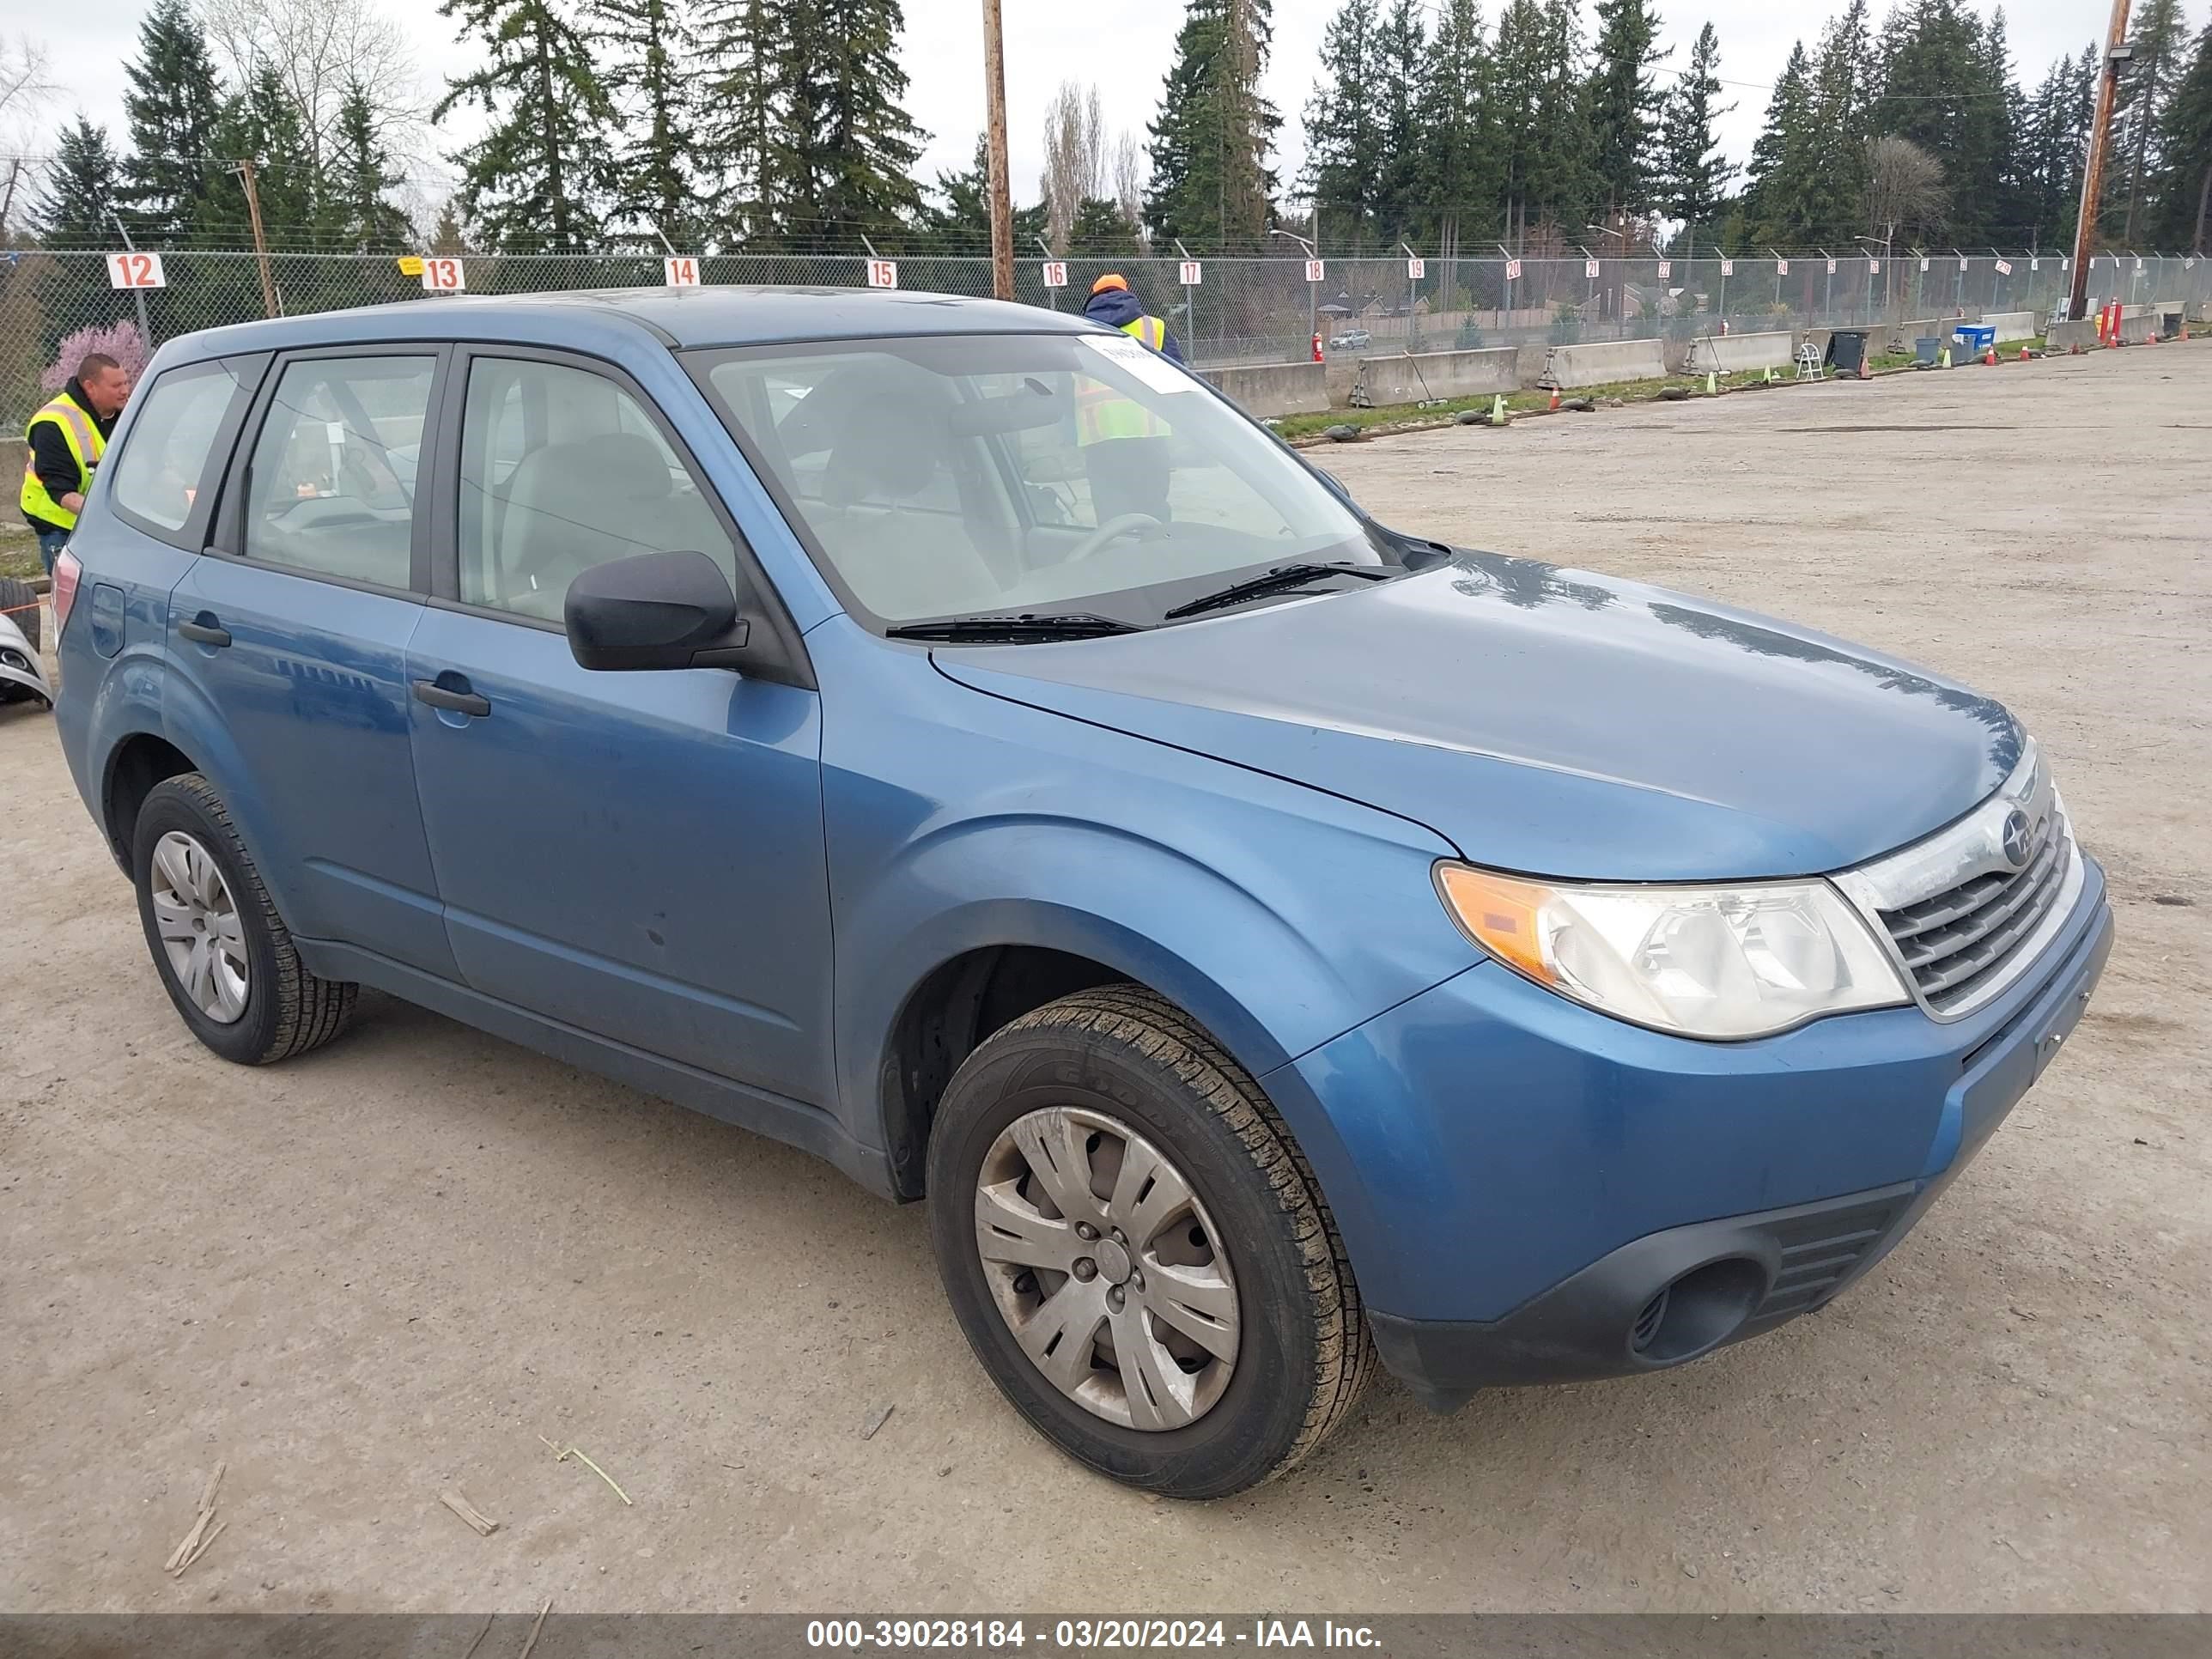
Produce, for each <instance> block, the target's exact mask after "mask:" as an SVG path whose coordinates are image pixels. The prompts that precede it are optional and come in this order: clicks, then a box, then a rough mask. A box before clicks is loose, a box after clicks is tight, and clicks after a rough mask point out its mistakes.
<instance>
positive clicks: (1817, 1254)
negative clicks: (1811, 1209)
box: [1751, 1193, 1912, 1319]
mask: <svg viewBox="0 0 2212 1659" xmlns="http://www.w3.org/2000/svg"><path fill="white" fill-rule="evenodd" d="M1911 1196H1912V1195H1911V1194H1910V1193H1900V1194H1897V1195H1896V1196H1895V1197H1892V1198H1885V1199H1878V1200H1875V1201H1874V1202H1872V1203H1869V1204H1859V1205H1854V1206H1852V1207H1850V1209H1846V1210H1824V1211H1822V1212H1820V1213H1819V1214H1817V1215H1808V1216H1801V1217H1799V1218H1797V1219H1796V1220H1794V1221H1784V1222H1779V1223H1777V1224H1776V1225H1775V1226H1774V1227H1773V1229H1772V1236H1773V1238H1774V1241H1775V1243H1778V1244H1779V1245H1780V1246H1781V1247H1782V1270H1781V1272H1779V1273H1777V1274H1776V1275H1775V1276H1774V1282H1773V1283H1772V1284H1771V1285H1768V1286H1767V1287H1766V1295H1765V1297H1763V1298H1762V1299H1761V1300H1760V1302H1759V1305H1758V1307H1756V1308H1754V1309H1753V1310H1752V1313H1751V1317H1752V1318H1753V1319H1774V1318H1780V1317H1782V1316H1784V1315H1787V1314H1794V1313H1802V1312H1804V1311H1805V1310H1806V1309H1808V1308H1810V1307H1812V1306H1814V1305H1815V1304H1818V1303H1820V1302H1824V1301H1826V1299H1827V1298H1828V1297H1830V1296H1832V1295H1833V1294H1834V1293H1835V1291H1836V1287H1837V1286H1838V1285H1841V1284H1842V1283H1843V1282H1844V1279H1848V1278H1850V1275H1851V1273H1852V1272H1853V1271H1854V1270H1855V1269H1857V1267H1858V1265H1859V1263H1860V1262H1862V1261H1864V1260H1865V1259H1866V1255H1867V1252H1868V1251H1869V1250H1871V1249H1874V1247H1875V1245H1876V1244H1878V1243H1881V1239H1882V1236H1883V1235H1884V1234H1886V1233H1887V1231H1889V1228H1890V1225H1891V1224H1892V1223H1893V1222H1894V1221H1895V1220H1896V1219H1897V1218H1898V1216H1899V1213H1900V1212H1902V1211H1903V1210H1904V1208H1905V1205H1906V1204H1908V1203H1910V1202H1911Z"/></svg>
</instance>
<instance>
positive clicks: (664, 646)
mask: <svg viewBox="0 0 2212 1659" xmlns="http://www.w3.org/2000/svg"><path fill="white" fill-rule="evenodd" d="M561 609H562V622H563V623H564V625H565V626H566V627H567V629H568V650H569V653H570V654H571V655H573V656H574V658H575V659H576V661H577V663H578V665H580V666H582V667H585V668H596V669H605V670H613V671H618V670H624V669H642V668H736V667H738V666H740V665H741V659H742V657H743V653H744V647H745V641H746V638H747V636H748V635H750V632H751V629H750V626H749V625H748V624H747V623H744V621H743V620H741V619H740V618H739V617H738V601H737V596H736V595H735V594H733V593H732V592H730V584H729V580H728V579H727V578H726V577H725V576H724V575H723V574H722V568H721V567H720V565H718V564H716V563H715V562H714V561H713V560H712V559H710V558H708V556H706V555H705V554H704V553H641V554H639V555H638V556H636V557H635V558H630V559H617V560H615V561H613V562H611V563H609V564H600V565H593V566H592V568H590V569H589V570H586V572H585V573H584V574H582V575H580V576H579V577H577V578H576V580H574V581H573V582H571V583H569V585H568V598H567V599H566V600H564V601H563V602H562V607H561Z"/></svg>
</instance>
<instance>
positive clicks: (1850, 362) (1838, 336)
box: [1828, 328, 1867, 374]
mask: <svg viewBox="0 0 2212 1659" xmlns="http://www.w3.org/2000/svg"><path fill="white" fill-rule="evenodd" d="M1866 343H1867V337H1866V331H1865V330H1864V329H1859V328H1839V329H1838V330H1837V331H1835V332H1834V333H1832V334H1831V335H1829V336H1828V367H1829V368H1832V369H1834V370H1835V371H1836V373H1837V374H1857V373H1858V372H1859V365H1860V364H1861V363H1863V362H1865V361H1866Z"/></svg>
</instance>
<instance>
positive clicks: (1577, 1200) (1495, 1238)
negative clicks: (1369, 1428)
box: [1269, 864, 2112, 1409]
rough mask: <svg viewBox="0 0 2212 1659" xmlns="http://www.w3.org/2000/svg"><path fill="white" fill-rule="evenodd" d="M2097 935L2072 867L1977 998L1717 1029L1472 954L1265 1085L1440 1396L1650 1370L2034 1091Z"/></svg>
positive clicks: (1825, 1267)
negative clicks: (2064, 903) (2065, 915)
mask: <svg viewBox="0 0 2212 1659" xmlns="http://www.w3.org/2000/svg"><path fill="white" fill-rule="evenodd" d="M2111 950H2112V912H2111V910H2110V908H2108V907H2107V905H2106V902H2105V896H2104V883H2103V872H2101V871H2100V870H2099V869H2097V868H2096V866H2094V865H2093V864H2091V865H2090V866H2089V879H2088V881H2087V884H2086V886H2085V889H2084V891H2083V893H2082V896H2081V899H2080V900H2079V901H2078V902H2077V905H2076V908H2075V914H2074V915H2073V916H2072V917H2071V918H2069V923H2068V926H2067V927H2066V929H2065V930H2064V932H2063V933H2062V935H2061V936H2060V938H2059V939H2058V940H2057V941H2056V942H2055V943H2054V945H2053V946H2052V947H2051V950H2050V952H2049V956H2050V962H2049V963H2048V965H2047V966H2046V967H2045V969H2044V971H2042V972H2041V973H2039V974H2036V975H2033V976H2031V978H2030V980H2029V981H2027V983H2026V984H2024V985H2023V986H2022V987H2020V989H2019V991H2018V992H2017V993H2016V994H2015V995H2013V996H2010V997H2008V998H2007V999H2005V1000H2003V1002H2002V1004H2001V1005H2000V1006H1996V1007H1993V1008H1991V1009H1990V1010H1989V1011H1987V1012H1986V1014H1984V1016H1982V1017H1979V1018H1975V1019H1972V1020H1965V1021H1960V1022H1959V1023H1957V1024H1951V1025H1943V1024H1937V1023H1936V1022H1934V1021H1931V1020H1929V1019H1928V1018H1926V1017H1925V1016H1924V1015H1923V1014H1921V1013H1920V1012H1919V1011H1918V1010H1917V1009H1899V1010H1890V1011H1885V1012H1877V1013H1872V1014H1863V1015H1850V1016H1844V1017H1842V1018H1837V1019H1833V1020H1827V1021H1820V1022H1816V1023H1815V1024H1813V1025H1811V1026H1808V1027H1805V1028H1802V1030H1799V1031H1796V1032H1793V1033H1790V1034H1787V1035H1785V1036H1781V1037H1778V1038H1773V1039H1768V1040H1765V1041H1761V1042H1751V1043H1738V1044H1715V1043H1695V1042H1685V1041H1683V1040H1681V1039H1679V1038H1673V1037H1668V1036H1662V1035H1660V1034H1656V1033H1652V1032H1647V1031H1642V1030H1637V1029H1635V1028H1632V1027H1627V1026H1625V1025H1622V1024H1620V1022H1617V1021H1613V1020H1607V1019H1606V1018H1603V1017H1602V1016H1600V1015H1596V1014H1593V1013H1591V1012H1589V1011H1588V1010H1585V1009H1582V1008H1579V1007H1576V1006H1573V1005H1571V1004H1568V1003H1566V1002H1565V1000H1563V999H1560V998H1558V997H1554V996H1552V995H1551V994H1549V993H1547V992H1544V991H1541V990H1540V989H1538V988H1537V987H1534V986H1531V985H1528V983H1527V982H1526V981H1522V980H1520V979H1518V978H1517V977H1516V976H1514V975H1509V974H1506V973H1505V972H1504V970H1503V969H1494V968H1492V969H1476V970H1473V971H1472V972H1470V973H1469V974H1467V975H1461V976H1460V978H1459V979H1458V980H1455V981H1450V982H1449V983H1448V984H1447V985H1445V986H1440V987H1437V989H1436V990H1435V991H1432V992H1431V993H1429V994H1428V995H1427V996H1426V997H1425V998H1417V999H1415V1000H1414V1001H1413V1003H1410V1004H1407V1005H1405V1006H1403V1007H1401V1008H1400V1009H1397V1010H1393V1011H1392V1012H1391V1013H1389V1014H1386V1015H1384V1016H1383V1017H1382V1018H1380V1019H1379V1020H1377V1021H1374V1022H1370V1025H1369V1026H1366V1027H1363V1028H1361V1029H1360V1030H1358V1031H1356V1032H1352V1033H1348V1034H1347V1035H1346V1037H1344V1038H1340V1039H1338V1041H1337V1042H1335V1043H1333V1044H1330V1045H1328V1046H1327V1047H1326V1048H1323V1049H1322V1050H1319V1051H1317V1052H1316V1054H1311V1055H1309V1056H1306V1057H1305V1058H1304V1060H1300V1061H1298V1062H1297V1063H1296V1064H1295V1065H1293V1066H1287V1067H1284V1068H1281V1071H1280V1072H1279V1073H1276V1074H1272V1075H1271V1078H1270V1079H1269V1082H1270V1087H1271V1088H1273V1087H1277V1086H1282V1087H1284V1088H1285V1089H1286V1090H1287V1091H1291V1092H1292V1093H1296V1092H1297V1090H1298V1089H1299V1088H1300V1087H1301V1086H1303V1087H1304V1088H1306V1089H1310V1091H1312V1092H1311V1101H1312V1103H1314V1104H1316V1105H1318V1106H1320V1107H1321V1108H1322V1110H1323V1111H1324V1112H1325V1113H1326V1115H1327V1117H1328V1121H1329V1126H1330V1128H1331V1130H1332V1131H1334V1133H1332V1134H1330V1135H1329V1136H1328V1137H1326V1138H1325V1139H1324V1145H1325V1146H1327V1147H1328V1155H1329V1160H1330V1161H1331V1162H1334V1161H1336V1159H1337V1158H1342V1159H1343V1160H1344V1162H1345V1165H1346V1167H1344V1168H1343V1169H1342V1170H1341V1172H1340V1174H1339V1172H1337V1171H1332V1170H1329V1169H1327V1168H1322V1169H1321V1170H1320V1171H1319V1172H1320V1174H1321V1176H1322V1186H1323V1188H1324V1190H1325V1191H1327V1192H1328V1194H1330V1198H1331V1202H1332V1204H1333V1205H1334V1206H1335V1208H1336V1209H1337V1211H1338V1212H1339V1218H1340V1225H1343V1226H1344V1229H1345V1232H1346V1243H1347V1244H1348V1245H1349V1246H1350V1247H1351V1249H1352V1263H1353V1267H1354V1270H1355V1271H1356V1272H1357V1273H1358V1274H1359V1276H1360V1282H1361V1285H1362V1288H1363V1291H1364V1292H1365V1294H1366V1297H1367V1300H1368V1303H1369V1307H1370V1323H1371V1325H1372V1327H1373V1329H1374V1332H1375V1338H1376V1345H1377V1346H1378V1348H1379V1350H1380V1352H1381V1355H1382V1358H1383V1363H1384V1364H1386V1365H1388V1366H1389V1368H1390V1370H1392V1371H1393V1372H1395V1374H1396V1375H1397V1376H1400V1377H1401V1379H1403V1380H1404V1381H1405V1382H1406V1383H1407V1384H1408V1385H1409V1386H1411V1387H1412V1388H1413V1391H1414V1392H1415V1393H1416V1395H1419V1397H1420V1398H1422V1399H1423V1400H1424V1401H1426V1402H1427V1403H1429V1404H1430V1405H1431V1406H1433V1407H1437V1409H1449V1408H1450V1407H1454V1406H1455V1405H1457V1404H1459V1403H1460V1402H1461V1401H1463V1400H1465V1399H1466V1398H1467V1396H1468V1395H1470V1394H1472V1393H1473V1392H1474V1391H1475V1390H1476V1389H1482V1388H1488V1387H1496V1386H1502V1385H1511V1384H1518V1383H1551V1382H1566V1381H1576V1380H1583V1379H1588V1378H1593V1377H1602V1376H1628V1375H1634V1374H1636V1373H1638V1372H1640V1371H1646V1370H1663V1369H1665V1368H1667V1367H1668V1366H1670V1365H1674V1364H1681V1363H1683V1362H1684V1361H1686V1360H1688V1359H1692V1358H1696V1357H1698V1355H1699V1354H1701V1353H1705V1352H1711V1350H1712V1349H1714V1348H1716V1347H1719V1346H1723V1345H1724V1344H1726V1343H1729V1342H1734V1341H1737V1340H1741V1339H1742V1338H1744V1337H1747V1336H1753V1335H1756V1334H1759V1333H1760V1332H1762V1331H1765V1330H1771V1329H1772V1328H1774V1327H1775V1326H1777V1325H1778V1324H1780V1323H1782V1322H1784V1321H1785V1320H1788V1319H1790V1318H1792V1317H1795V1316H1796V1315H1798V1314H1801V1313H1804V1312H1807V1311H1809V1310H1812V1309H1814V1308H1817V1307H1819V1306H1820V1305H1822V1304H1825V1303H1826V1302H1827V1301H1828V1300H1829V1299H1831V1298H1832V1297H1834V1296H1835V1295H1837V1294H1838V1292H1840V1291H1842V1290H1843V1289H1844V1287H1845V1286H1847V1285H1850V1283H1851V1282H1853V1281H1854V1280H1855V1279H1857V1278H1858V1277H1859V1276H1860V1275H1862V1274H1863V1273H1865V1272H1866V1271H1867V1270H1868V1269H1869V1268H1870V1267H1873V1265H1874V1264H1875V1262H1876V1261H1880V1260H1881V1257H1882V1256H1883V1255H1885V1254H1886V1253H1887V1251H1888V1250H1889V1249H1891V1248H1892V1247H1893V1246H1894V1245H1895V1244H1896V1243H1897V1242H1898V1241H1899V1239H1901V1238H1902V1237H1904V1236H1905V1233H1907V1232H1908V1231H1911V1228H1912V1226H1913V1225H1914V1224H1915V1223H1916V1222H1917V1221H1918V1219H1919V1218H1920V1217H1921V1216H1922V1215H1923V1214H1924V1213H1925V1212H1926V1211H1927V1210H1928V1208H1929V1206H1930V1205H1931V1204H1933V1203H1934V1201H1935V1200H1936V1196H1937V1195H1938V1194H1940V1193H1941V1192H1942V1189H1943V1188H1944V1187H1945V1186H1946V1185H1947V1184H1948V1182H1950V1181H1951V1180H1952V1179H1953V1178H1954V1177H1955V1176H1957V1174H1958V1173H1959V1171H1960V1170H1962V1169H1964V1168H1965V1167H1966V1164H1967V1162H1968V1161H1969V1160H1970V1159H1971V1158H1972V1157H1973V1155H1974V1154H1975V1153H1976V1152H1978V1151H1979V1150H1980V1148H1981V1146H1982V1145H1983V1144H1984V1142H1985V1141H1986V1140H1987V1139H1989V1137H1990V1134H1991V1133H1994V1132H1995V1130H1996V1127H1997V1126H1998V1125H1999V1124H2000V1123H2001V1122H2002V1121H2003V1120H2004V1118H2005V1116H2006V1115H2007V1114H2008V1113H2009V1112H2010V1111H2011V1109H2012V1108H2013V1107H2014V1105H2015V1104H2016V1103H2018V1101H2019V1100H2020V1098H2021V1096H2023V1095H2024V1094H2026V1093H2027V1090H2028V1088H2029V1086H2030V1085H2032V1084H2033V1082H2034V1081H2035V1079H2036V1077H2037V1075H2038V1074H2039V1073H2040V1072H2041V1071H2042V1070H2043V1068H2044V1067H2045V1066H2046V1065H2048V1064H2049V1063H2050V1060H2051V1058H2052V1057H2053V1056H2054V1055H2055V1054H2057V1052H2058V1049H2059V1047H2060V1045H2061V1044H2062V1043H2063V1042H2064V1040H2065V1038H2066V1036H2067V1035H2068V1033H2069V1032H2070V1031H2071V1030H2073V1028H2074V1026H2075V1024H2076V1022H2078V1021H2079V1019H2080V1018H2081V1013H2082V1012H2083V1010H2084V1009H2085V1008H2086V1006H2087V1003H2088V999H2089V994H2090V993H2091V991H2092V990H2093V987H2095V985H2096V982H2097V980H2098V977H2099V975H2100V974H2101V973H2102V971H2103V969H2104V965H2105V961H2106V957H2107V956H2108V955H2109V954H2110V952H2111ZM1424 1005H1427V1006H1424ZM1386 1078H1387V1082H1386ZM1278 1080H1279V1081H1278ZM1363 1087H1364V1090H1365V1091H1366V1092H1364V1094H1363V1093H1361V1092H1360V1091H1362V1090H1363ZM1340 1180H1341V1182H1342V1185H1343V1186H1345V1187H1348V1188H1350V1189H1351V1190H1349V1191H1348V1192H1347V1193H1346V1197H1345V1198H1344V1199H1342V1200H1340V1199H1339V1197H1338V1193H1339V1191H1340ZM1731 1200H1733V1201H1731Z"/></svg>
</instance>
